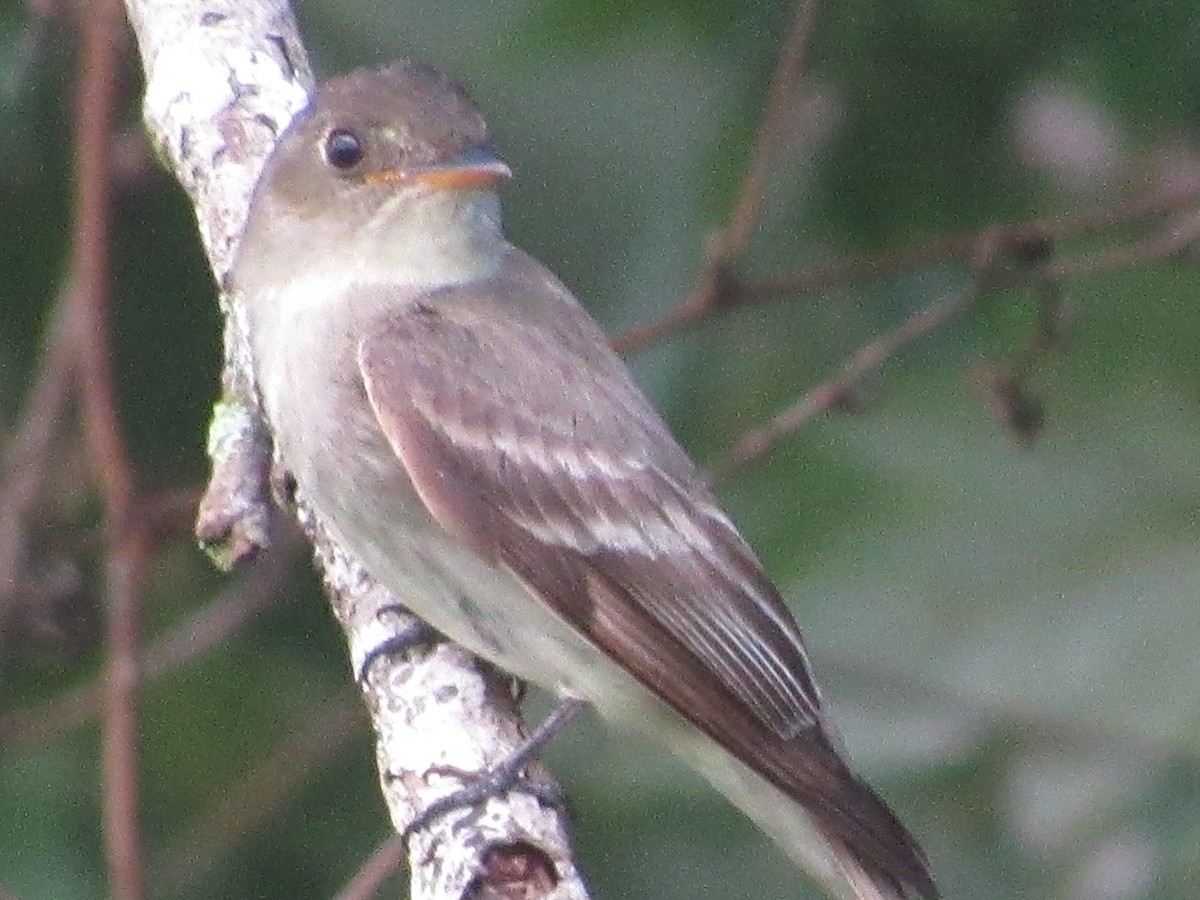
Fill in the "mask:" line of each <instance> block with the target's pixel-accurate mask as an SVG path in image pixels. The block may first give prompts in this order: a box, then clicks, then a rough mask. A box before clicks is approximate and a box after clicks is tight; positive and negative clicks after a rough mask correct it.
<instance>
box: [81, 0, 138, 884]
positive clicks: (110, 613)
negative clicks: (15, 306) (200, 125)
mask: <svg viewBox="0 0 1200 900" xmlns="http://www.w3.org/2000/svg"><path fill="white" fill-rule="evenodd" d="M81 13H82V14H81V15H80V16H79V30H80V34H81V48H80V66H79V91H78V95H77V97H76V110H75V116H76V132H75V168H76V184H77V185H78V188H77V193H76V199H75V204H76V211H75V215H76V219H75V241H74V252H73V259H72V266H71V279H72V284H73V286H74V290H73V291H72V292H71V295H72V297H73V299H74V300H75V303H74V306H73V325H74V331H75V349H76V352H77V357H78V369H77V373H78V376H79V379H78V380H79V392H80V400H81V413H82V417H83V426H84V435H85V438H86V443H87V448H88V454H89V456H90V459H91V463H92V468H93V471H94V472H95V476H96V480H97V483H98V485H99V487H100V493H101V496H102V497H103V500H104V517H105V531H106V539H107V544H108V546H107V553H106V560H105V595H106V596H105V599H106V604H105V605H106V613H107V616H106V624H105V648H106V651H107V658H106V663H105V672H106V687H107V696H106V697H105V726H104V761H103V771H104V837H105V850H106V853H107V857H108V870H109V871H108V874H109V892H110V894H111V896H113V897H114V898H117V900H138V898H140V897H141V896H142V893H143V885H142V857H141V840H140V835H139V830H138V777H137V772H138V765H137V717H136V709H135V703H134V694H135V691H136V687H137V632H138V627H137V596H138V590H139V580H140V569H141V558H142V553H143V549H142V542H141V538H140V533H139V531H138V530H137V528H136V526H135V524H134V523H133V522H132V521H131V516H130V513H131V511H132V508H133V491H134V488H133V472H132V469H131V467H130V464H129V460H128V456H127V454H126V451H125V445H124V440H123V437H122V434H121V428H120V422H119V421H118V418H117V404H116V393H115V389H114V387H113V379H112V347H111V342H110V340H109V301H110V296H109V293H110V292H109V258H108V248H109V214H110V208H109V207H110V188H111V182H110V177H111V160H112V153H111V148H112V144H111V140H112V123H113V118H114V114H115V108H116V101H117V65H118V62H119V59H120V47H121V44H122V43H123V42H122V37H123V32H122V30H121V28H122V23H123V21H124V17H123V15H122V9H121V6H120V4H119V3H117V2H116V0H98V2H95V3H92V4H89V6H88V7H87V9H86V10H81Z"/></svg>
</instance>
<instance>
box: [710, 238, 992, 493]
mask: <svg viewBox="0 0 1200 900" xmlns="http://www.w3.org/2000/svg"><path fill="white" fill-rule="evenodd" d="M999 249H1000V245H999V243H998V239H997V236H996V235H995V234H992V233H984V234H983V235H981V237H980V240H979V242H978V244H977V245H976V248H975V252H974V257H975V264H974V266H973V271H974V277H973V278H972V279H971V282H970V283H969V284H968V285H966V286H965V287H963V288H960V289H959V290H956V291H952V292H951V293H949V294H947V295H946V296H944V297H942V298H940V299H938V300H935V301H934V302H933V303H931V304H929V305H928V306H926V307H925V308H923V309H921V310H919V311H917V312H916V313H914V314H913V315H912V316H910V317H909V318H908V319H906V320H905V321H904V322H902V323H901V324H900V325H899V326H897V327H896V328H894V329H892V330H891V331H889V332H887V333H886V334H883V335H881V336H879V337H878V338H876V339H875V340H873V341H871V342H870V343H867V344H864V345H863V346H862V347H860V348H859V349H858V350H857V351H855V353H854V354H853V355H852V356H851V357H850V358H849V359H848V360H846V362H844V363H843V364H842V366H841V368H840V369H839V370H838V374H837V375H835V376H834V377H833V378H831V379H829V380H828V381H826V382H823V383H822V384H819V385H817V386H816V387H813V388H811V389H810V390H808V391H807V392H806V393H805V394H804V396H803V397H801V398H800V399H799V400H797V401H796V402H795V403H793V404H792V405H791V406H789V407H788V408H787V409H785V410H784V411H783V412H781V413H779V414H778V415H776V416H775V417H774V418H772V419H771V421H770V422H768V423H767V424H766V425H764V426H762V427H760V428H756V429H754V430H753V431H751V432H749V433H748V434H746V435H745V436H744V437H742V438H741V439H740V440H738V441H737V442H736V443H735V444H734V446H733V447H732V448H731V449H730V450H729V451H728V452H727V453H725V454H724V455H723V456H722V457H721V458H720V460H718V461H717V462H716V463H715V464H714V465H713V466H712V467H711V471H712V474H713V477H714V478H723V477H726V476H727V475H729V474H730V472H732V471H733V470H734V469H737V468H739V467H741V466H744V465H745V464H746V463H748V462H750V461H751V460H753V459H757V458H758V457H760V456H762V455H763V454H765V453H767V452H768V451H770V450H771V449H772V448H773V447H774V446H775V445H776V444H777V443H778V442H779V441H780V440H781V439H782V438H783V437H785V436H786V435H789V434H791V433H792V432H794V431H796V430H797V429H798V428H800V427H801V426H803V425H804V424H805V423H806V422H808V421H809V420H810V419H812V417H813V416H815V415H816V414H817V413H819V412H822V411H823V410H826V409H831V408H834V407H836V406H841V405H847V404H848V401H849V400H850V398H851V391H852V387H853V385H854V384H855V383H856V382H857V381H858V380H859V379H861V378H862V377H863V375H865V374H866V373H867V372H870V371H871V370H873V369H876V368H878V367H879V366H881V365H883V364H884V363H885V362H887V361H888V360H889V359H891V358H892V357H893V356H895V354H896V353H897V352H898V351H899V350H900V348H901V347H903V346H905V345H907V344H909V343H912V342H913V341H915V340H917V339H918V338H920V337H923V336H925V335H927V334H929V333H930V332H931V331H934V330H936V329H938V328H940V327H942V326H943V325H945V324H946V323H947V322H949V321H950V320H951V319H953V318H954V317H955V316H957V315H958V314H959V313H961V312H962V311H963V310H965V309H966V308H967V306H968V305H970V303H971V302H972V301H974V300H975V299H976V298H977V297H978V296H979V295H980V294H981V293H982V291H983V290H985V289H986V287H987V286H988V276H989V275H990V273H991V270H992V267H993V266H994V265H995V264H996V262H997V253H998V251H999Z"/></svg>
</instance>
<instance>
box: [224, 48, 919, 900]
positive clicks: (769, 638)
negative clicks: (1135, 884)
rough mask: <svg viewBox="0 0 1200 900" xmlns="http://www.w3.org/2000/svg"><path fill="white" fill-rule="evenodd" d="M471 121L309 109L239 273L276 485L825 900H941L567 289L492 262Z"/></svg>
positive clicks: (468, 110)
mask: <svg viewBox="0 0 1200 900" xmlns="http://www.w3.org/2000/svg"><path fill="white" fill-rule="evenodd" d="M509 175H510V172H509V169H508V167H507V166H506V165H505V164H504V163H503V162H502V161H501V160H500V159H499V158H498V157H497V156H496V155H495V154H494V153H493V151H492V150H491V148H490V146H489V141H488V133H487V128H486V126H485V124H484V121H483V118H482V117H481V115H480V113H479V111H478V109H477V108H476V107H475V105H474V104H473V103H472V102H471V101H470V99H469V98H468V97H467V96H466V94H465V93H464V92H463V91H462V90H461V89H460V88H459V87H458V86H457V85H456V84H455V83H453V82H452V81H450V80H449V79H447V78H446V77H444V76H443V75H441V74H439V73H438V72H437V71H435V70H434V69H432V68H429V67H426V66H422V65H416V64H411V63H400V64H397V65H392V66H389V67H387V68H384V69H381V70H378V71H369V72H358V73H355V74H352V75H350V76H348V77H344V78H341V79H338V80H335V81H331V82H329V83H327V84H326V85H324V86H323V87H321V88H320V89H319V90H318V91H317V93H316V95H315V98H314V100H313V102H312V103H311V105H310V106H309V107H308V109H307V110H306V111H304V112H303V113H301V114H300V115H299V116H298V117H297V119H296V120H295V122H294V123H293V124H292V125H291V126H290V128H289V129H288V130H287V132H286V133H285V134H283V136H282V137H281V138H280V140H279V142H278V145H277V147H276V149H275V151H274V153H273V155H272V157H271V159H270V160H269V162H268V163H267V165H266V168H265V170H264V174H263V176H262V179H261V182H260V184H259V186H258V189H257V192H256V195H255V198H254V201H253V203H252V206H251V212H250V218H249V221H248V224H247V227H246V230H245V234H244V237H243V239H242V242H241V245H240V249H239V251H238V255H237V259H236V263H235V265H234V268H233V271H232V283H231V287H232V289H233V290H234V291H235V292H236V293H237V295H238V296H240V298H241V301H242V303H243V304H244V309H245V315H246V321H245V324H246V328H247V332H248V335H249V340H250V343H251V346H252V353H253V365H254V369H255V372H256V378H257V382H258V387H259V391H260V395H261V399H262V402H263V405H264V409H265V411H266V416H267V419H268V420H269V423H270V426H271V430H272V433H273V437H274V442H275V455H276V460H277V464H278V465H280V466H282V467H283V468H284V469H285V470H286V471H288V472H289V473H290V474H291V476H292V477H293V478H294V479H295V482H296V484H297V485H299V488H300V490H301V492H302V494H303V496H304V497H305V498H306V502H307V503H308V504H309V505H310V506H311V507H312V509H313V510H314V511H315V512H316V513H317V514H318V515H319V516H320V518H321V520H322V521H323V523H324V526H325V527H326V528H327V529H328V531H329V533H330V535H331V536H332V537H333V538H334V540H336V541H337V542H339V543H341V544H342V545H343V546H344V547H346V548H347V549H349V550H350V551H352V552H353V553H354V554H355V555H356V556H358V557H359V559H360V560H361V561H362V562H363V564H364V565H365V566H366V568H367V570H368V571H369V572H370V574H371V575H372V576H373V577H374V578H375V579H376V580H378V581H379V582H381V583H382V584H384V585H386V586H387V587H388V588H390V589H391V590H392V592H393V593H394V594H395V595H396V596H397V597H398V598H400V599H401V600H402V601H403V602H404V603H405V604H406V605H408V606H409V607H410V608H411V609H412V610H413V611H414V612H415V613H416V614H417V615H419V616H420V617H422V618H423V619H424V620H426V621H427V622H428V623H429V624H430V625H431V626H433V627H434V628H436V629H438V630H439V631H441V632H442V633H444V634H445V635H447V636H448V637H450V638H452V639H453V640H455V641H458V642H459V643H461V644H462V645H464V646H465V647H467V648H469V649H470V650H472V651H473V652H475V653H477V654H478V655H480V656H482V657H484V658H486V659H489V660H491V661H493V662H494V663H496V664H498V665H499V666H501V667H503V668H504V669H506V670H508V671H509V672H511V673H513V674H514V675H517V676H520V677H522V678H524V679H527V680H529V681H531V682H534V683H536V684H540V685H543V686H544V687H546V688H548V689H550V690H551V691H555V692H557V693H558V694H559V695H560V696H563V697H573V698H579V699H583V700H586V701H588V702H589V703H591V704H592V705H593V706H594V707H595V708H596V710H597V711H599V712H600V713H601V714H602V715H603V716H604V717H606V718H607V719H609V720H612V721H613V722H615V723H617V724H618V725H620V726H622V727H624V728H627V729H633V730H635V731H642V732H646V733H649V734H650V735H653V736H654V737H656V738H658V739H660V740H663V741H664V742H665V743H666V745H667V746H668V747H669V748H670V749H671V750H673V751H675V752H676V753H678V754H679V755H680V756H681V757H683V758H684V759H685V760H687V761H688V762H690V763H691V764H692V765H693V766H695V767H696V768H697V769H698V770H699V771H700V772H701V773H703V774H704V775H705V776H707V777H708V778H709V779H710V780H711V781H712V782H713V783H714V784H715V785H716V786H717V787H718V788H719V789H720V790H721V791H723V792H724V793H725V794H726V795H728V796H729V798H730V799H731V800H732V801H733V802H734V803H735V804H737V805H738V806H739V807H740V808H741V809H742V810H743V811H744V812H745V813H746V814H747V815H748V816H749V817H750V818H751V819H753V820H754V821H755V822H757V823H758V825H759V826H760V827H761V828H762V829H763V830H764V831H766V832H767V833H769V834H770V835H772V836H773V837H774V838H775V839H776V840H777V841H779V842H780V844H781V845H782V846H783V847H784V849H785V850H786V851H787V852H788V853H789V854H790V855H791V856H792V857H793V858H794V859H795V860H796V861H797V862H798V863H800V864H802V865H804V866H805V867H807V868H808V869H810V870H811V871H812V872H813V873H815V875H816V876H817V877H819V878H820V879H821V880H822V881H823V882H824V883H825V884H826V886H827V888H828V889H830V890H832V891H833V892H834V893H835V894H839V895H842V896H846V897H854V898H859V900H865V898H875V900H885V898H886V900H903V898H915V897H924V898H932V897H936V896H937V890H936V888H935V886H934V883H933V880H932V878H931V876H930V874H929V871H928V868H927V865H926V861H925V858H924V856H923V854H922V852H921V850H920V848H919V847H918V846H917V844H916V842H915V841H914V840H913V838H912V836H911V835H910V834H909V833H908V831H906V830H905V828H904V826H903V825H901V824H900V822H899V821H898V820H897V819H896V817H895V816H894V815H893V814H892V812H891V811H890V810H889V809H888V807H887V806H886V805H885V804H884V803H883V801H882V800H880V799H879V797H878V796H877V795H876V794H875V793H874V792H873V791H872V790H871V788H870V787H868V786H867V785H866V784H865V783H864V782H863V781H862V780H860V779H859V778H858V777H857V776H856V775H855V774H854V773H853V772H852V771H851V770H850V768H849V767H848V766H847V764H846V763H845V761H844V760H842V759H841V758H840V756H839V755H838V752H837V750H836V749H835V747H834V745H833V742H832V740H831V738H830V729H829V726H828V725H827V724H826V722H825V720H824V716H823V713H822V709H821V696H820V693H819V691H818V690H817V686H816V684H815V683H814V681H813V677H812V673H811V671H810V667H809V661H808V658H807V656H806V654H805V649H804V645H803V643H802V641H801V638H800V632H799V630H798V629H797V627H796V624H795V622H794V621H793V619H792V616H791V615H790V613H789V612H788V610H787V608H786V606H785V605H784V602H783V600H782V599H781V598H780V596H779V593H778V591H777V590H776V588H775V587H774V586H773V585H772V583H771V581H770V580H769V579H768V578H767V576H766V575H765V574H764V572H763V570H762V566H761V565H760V563H759V562H758V560H757V559H756V558H755V555H754V553H753V551H751V549H750V547H749V546H747V544H746V542H745V541H744V540H743V539H742V538H741V536H740V535H739V534H738V532H737V530H736V528H735V527H734V525H733V523H732V522H731V521H730V520H729V518H728V517H727V516H726V514H725V513H724V512H723V511H722V510H721V507H720V506H719V504H718V503H717V501H716V500H715V499H714V497H713V495H712V493H711V492H710V490H709V488H708V487H707V485H706V483H705V479H704V478H703V476H702V475H701V474H700V473H699V472H698V471H697V469H696V467H695V465H694V464H693V463H692V462H691V460H689V459H688V457H687V455H686V454H685V453H684V452H683V451H682V450H681V449H680V447H679V446H678V444H676V442H675V440H674V439H673V438H672V437H671V435H670V433H669V432H668V430H667V428H666V426H665V425H664V424H663V422H662V420H661V419H660V418H659V416H658V414H657V413H656V412H655V411H654V409H653V408H652V407H651V406H650V404H649V403H648V402H647V401H646V399H645V398H644V397H643V396H642V394H641V392H640V391H639V390H638V388H637V387H636V386H635V384H634V382H633V381H632V379H631V378H630V375H629V373H628V371H627V370H626V368H625V366H624V365H623V364H622V362H621V361H620V360H619V359H618V357H617V356H616V355H615V354H614V353H613V351H612V350H611V349H610V347H609V343H608V341H607V340H606V338H605V335H604V334H603V332H602V331H601V330H600V328H599V327H598V326H597V325H596V323H595V322H594V321H593V320H592V318H591V317H590V316H589V315H588V313H587V312H585V311H584V309H583V308H582V307H581V306H580V305H579V303H578V302H577V301H576V300H575V298H574V297H573V296H572V295H571V293H570V291H568V290H567V288H566V287H564V286H563V284H562V283H561V282H560V281H558V279H557V278H555V277H554V275H552V274H551V273H550V272H549V271H547V270H546V269H545V268H543V267H542V266H541V265H540V264H539V263H537V262H536V261H535V260H533V259H532V258H530V257H529V256H527V255H526V254H525V253H523V252H521V251H520V250H518V249H517V248H515V247H513V246H512V245H511V244H509V243H508V242H507V241H506V240H505V237H504V233H503V231H502V228H501V220H500V203H499V200H498V198H497V194H496V187H497V185H498V183H499V182H501V181H503V180H504V179H506V178H507V177H508V176H509Z"/></svg>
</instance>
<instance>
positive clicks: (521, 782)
mask: <svg viewBox="0 0 1200 900" xmlns="http://www.w3.org/2000/svg"><path fill="white" fill-rule="evenodd" d="M585 706H587V701H585V700H580V699H578V698H576V697H565V698H563V699H562V700H560V701H559V702H558V705H557V706H555V707H554V709H553V710H552V711H551V712H550V715H548V716H547V717H546V718H545V720H544V721H543V722H542V723H541V724H540V725H538V727H537V728H535V729H534V731H533V733H532V734H531V735H529V737H528V738H526V739H525V743H523V744H522V745H521V746H520V747H518V748H517V749H516V750H514V751H513V752H512V753H511V754H509V756H508V758H507V759H505V760H504V761H503V762H502V763H500V764H499V765H498V766H495V767H494V768H492V769H491V770H490V771H489V772H488V773H487V774H486V775H484V776H483V777H482V778H480V779H479V780H478V781H476V782H475V783H473V784H471V785H469V786H467V787H465V788H462V789H460V790H457V791H455V792H454V793H453V794H450V795H449V796H446V797H442V798H441V799H439V800H435V801H434V802H433V803H431V804H429V806H427V807H426V808H425V809H424V811H422V812H421V814H420V815H418V816H417V817H416V818H415V819H414V820H413V821H412V822H411V823H410V824H409V826H408V827H407V828H406V829H405V830H404V839H405V840H406V841H407V840H409V839H411V838H412V836H413V835H414V834H416V833H417V832H418V831H420V830H421V829H422V828H425V827H426V826H428V825H429V824H430V823H431V822H433V821H434V820H435V819H438V818H440V817H442V816H444V815H445V814H446V813H448V812H450V811H451V810H454V809H460V808H462V807H464V806H476V805H478V804H480V803H482V802H483V801H485V800H488V799H489V798H491V797H495V796H498V795H499V794H503V793H506V792H507V791H510V790H519V791H521V792H523V793H527V794H531V795H533V796H534V797H536V798H537V799H538V800H539V801H540V802H542V803H544V804H546V805H547V806H558V805H559V804H561V803H562V791H561V790H560V789H559V788H558V786H557V785H554V786H549V785H546V784H541V783H538V782H534V781H531V780H529V779H527V778H524V777H522V775H521V770H522V769H524V768H525V766H526V765H528V763H529V761H530V760H531V759H533V757H535V756H536V755H537V754H538V752H539V751H540V750H541V749H542V748H543V747H545V746H546V744H548V743H549V742H550V740H551V739H552V738H553V737H554V736H555V735H556V734H558V733H559V731H561V730H562V729H563V728H564V727H565V726H566V725H567V723H569V722H570V721H571V720H572V719H574V718H575V716H576V715H577V714H578V713H579V712H580V711H581V710H582V709H583V708H584V707H585Z"/></svg>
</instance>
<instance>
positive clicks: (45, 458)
mask: <svg viewBox="0 0 1200 900" xmlns="http://www.w3.org/2000/svg"><path fill="white" fill-rule="evenodd" d="M72 306H73V302H72V300H71V299H70V298H69V297H67V296H66V295H65V294H60V295H59V297H58V299H57V300H56V302H55V307H54V312H53V319H52V323H51V325H50V329H49V331H48V333H47V335H46V341H45V347H44V348H43V350H42V353H41V367H40V370H39V373H38V376H37V384H36V385H35V387H34V389H33V391H32V392H31V393H30V395H29V398H28V399H27V400H26V402H25V410H24V413H23V414H22V416H21V424H20V425H19V426H18V428H17V430H16V434H15V435H14V436H13V439H12V442H11V443H10V444H9V446H8V447H7V448H6V452H5V454H4V483H3V485H2V486H0V621H2V620H3V617H4V611H5V609H6V608H7V606H8V603H9V601H10V599H11V597H12V596H13V594H14V591H15V590H16V588H17V585H18V583H19V581H20V579H21V574H22V571H23V570H24V567H25V553H26V524H27V523H26V517H27V516H28V515H29V512H30V510H31V509H32V508H33V506H34V504H35V503H36V502H37V500H38V496H39V495H40V493H41V488H42V484H43V481H44V480H45V475H46V465H47V463H48V462H49V461H50V459H51V458H52V457H51V453H50V446H51V443H52V442H53V440H54V436H55V434H56V433H57V431H58V428H59V426H60V425H61V424H62V421H63V413H64V410H65V408H66V405H67V399H68V398H69V397H70V387H71V385H72V383H73V380H74V375H75V371H74V362H73V358H74V345H73V342H72V340H71V330H70V327H69V326H70V317H69V312H70V309H71V308H72Z"/></svg>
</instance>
